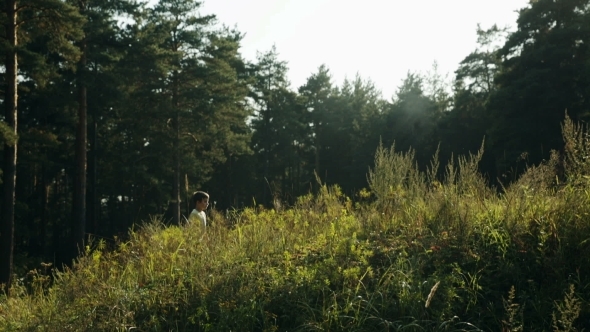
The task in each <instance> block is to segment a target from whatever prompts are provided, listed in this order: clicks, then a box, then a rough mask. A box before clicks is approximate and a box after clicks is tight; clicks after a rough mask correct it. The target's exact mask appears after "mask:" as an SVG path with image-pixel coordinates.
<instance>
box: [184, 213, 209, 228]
mask: <svg viewBox="0 0 590 332" xmlns="http://www.w3.org/2000/svg"><path fill="white" fill-rule="evenodd" d="M195 218H198V219H195ZM188 220H189V222H192V221H193V220H199V221H200V222H201V224H202V225H203V226H204V227H206V226H207V215H206V214H205V211H201V212H199V211H197V209H193V211H192V212H191V215H190V216H188Z"/></svg>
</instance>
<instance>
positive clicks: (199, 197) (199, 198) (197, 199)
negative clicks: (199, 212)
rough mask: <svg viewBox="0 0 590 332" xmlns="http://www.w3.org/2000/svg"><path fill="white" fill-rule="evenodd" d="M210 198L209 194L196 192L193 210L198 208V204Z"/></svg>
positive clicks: (192, 205) (192, 202)
mask: <svg viewBox="0 0 590 332" xmlns="http://www.w3.org/2000/svg"><path fill="white" fill-rule="evenodd" d="M205 198H209V194H207V193H206V192H204V191H195V193H194V194H193V197H191V208H192V209H194V208H195V207H196V206H197V202H200V201H202V200H204V199H205Z"/></svg>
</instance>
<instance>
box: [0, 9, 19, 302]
mask: <svg viewBox="0 0 590 332" xmlns="http://www.w3.org/2000/svg"><path fill="white" fill-rule="evenodd" d="M5 5H6V8H5V11H6V20H7V22H6V25H5V31H6V37H7V39H8V44H9V49H8V50H7V52H6V65H5V67H6V68H5V69H6V91H5V92H6V95H5V97H4V106H5V119H4V120H5V121H6V124H7V125H8V126H10V127H11V128H12V130H13V132H14V134H15V135H16V133H17V104H18V91H17V87H18V83H17V72H18V60H17V55H16V46H17V45H18V39H17V25H16V23H17V10H16V8H17V6H16V5H17V3H16V1H15V0H6V1H5ZM12 143H14V144H10V145H9V144H5V145H4V166H3V168H2V171H3V179H2V180H3V181H2V183H3V185H4V192H3V194H4V196H3V199H2V220H1V221H0V222H1V227H0V284H4V285H5V287H4V289H5V291H6V292H7V293H8V291H9V287H10V283H11V281H12V267H13V266H12V262H13V254H14V203H15V187H16V151H17V150H16V149H17V143H16V141H15V142H12Z"/></svg>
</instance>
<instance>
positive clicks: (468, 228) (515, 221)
mask: <svg viewBox="0 0 590 332" xmlns="http://www.w3.org/2000/svg"><path fill="white" fill-rule="evenodd" d="M379 153H381V157H379ZM388 158H389V159H388ZM411 159H412V158H411V155H403V154H395V153H394V151H393V150H391V151H389V152H388V151H385V150H382V149H381V150H380V151H378V154H377V158H376V166H375V169H374V171H373V172H372V173H371V175H370V182H371V187H372V192H371V194H370V195H371V197H372V198H371V199H367V201H366V202H363V201H362V199H361V201H360V202H357V203H354V204H353V203H352V202H351V201H350V200H349V199H347V198H346V197H344V196H343V195H342V194H341V193H340V192H339V190H338V188H331V189H329V188H325V187H324V188H323V189H322V191H321V192H320V193H319V194H318V195H317V196H315V197H312V196H306V197H302V198H300V200H299V202H298V204H297V205H296V206H295V207H293V208H292V209H289V210H282V211H275V210H245V211H242V212H240V213H235V214H233V215H232V216H231V218H230V219H231V222H232V223H233V227H231V228H228V227H225V226H223V224H224V223H226V222H229V220H227V219H226V218H225V217H224V216H222V215H219V214H214V215H213V216H212V220H214V224H213V226H212V227H210V228H208V229H207V231H206V233H202V232H201V231H200V230H199V229H198V228H197V227H193V226H187V227H168V228H164V227H162V226H161V225H159V224H158V223H150V224H148V225H146V226H144V227H143V228H141V229H140V230H137V231H132V232H130V239H129V240H128V241H125V242H122V243H119V244H118V245H117V247H116V248H115V249H114V250H107V249H105V248H104V245H102V244H100V243H99V244H98V245H96V246H94V247H95V248H93V249H88V250H87V252H86V254H85V255H83V256H82V257H81V258H80V259H79V262H78V263H77V264H76V265H75V267H74V268H73V269H72V270H71V271H66V272H63V273H59V274H57V275H56V278H55V282H54V283H53V284H52V285H48V283H49V277H48V276H47V275H46V274H45V273H43V271H42V269H41V270H36V271H32V272H31V273H29V274H28V275H27V276H26V277H25V278H23V279H21V281H19V282H18V283H17V284H16V285H14V288H13V289H14V292H13V295H12V296H11V297H10V298H6V297H0V331H12V330H23V331H29V330H30V331H33V330H34V331H103V330H112V331H115V330H121V331H123V330H132V329H136V330H138V331H397V330H404V331H425V330H426V331H477V330H484V331H550V330H553V331H575V330H578V331H579V330H582V329H583V328H588V327H589V325H590V308H589V307H588V299H590V288H589V286H590V275H589V273H590V255H588V254H587V253H588V249H589V246H590V241H588V240H589V239H590V222H589V220H590V218H589V214H590V191H589V190H588V189H587V188H588V180H587V179H586V177H585V176H583V175H580V176H576V177H574V176H573V175H572V174H570V178H571V179H572V180H571V181H570V182H569V183H568V184H566V185H555V183H552V182H553V180H554V179H555V173H554V166H555V165H554V164H552V163H551V162H550V163H548V164H546V165H542V166H540V167H537V168H533V169H531V170H529V172H528V173H527V174H525V176H523V177H522V178H521V179H520V180H519V181H518V182H517V183H515V184H514V185H513V186H511V187H510V188H508V189H507V190H506V192H505V193H504V194H503V195H500V196H499V195H496V194H495V193H493V192H492V191H490V190H489V189H487V188H486V186H485V184H484V183H483V181H482V179H481V177H479V175H478V174H477V172H476V171H475V165H476V164H477V156H475V157H474V158H472V159H462V160H461V162H459V163H458V164H457V165H456V166H453V165H450V166H449V167H447V177H446V181H444V182H443V183H438V182H432V181H430V180H428V176H427V175H424V174H419V173H418V172H416V171H415V170H413V169H412V167H410V166H408V165H412V162H411ZM380 163H381V164H380ZM380 165H381V166H380ZM392 165H393V166H395V167H392ZM392 169H394V171H393V172H391V170H392ZM388 172H389V173H388ZM574 178H575V181H574V180H573V179H574ZM374 180H378V182H375V181H374ZM368 196H369V193H368V192H363V193H361V195H360V197H361V198H362V197H365V198H366V197H368ZM369 200H370V202H369Z"/></svg>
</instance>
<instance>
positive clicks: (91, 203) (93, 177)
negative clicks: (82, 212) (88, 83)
mask: <svg viewBox="0 0 590 332" xmlns="http://www.w3.org/2000/svg"><path fill="white" fill-rule="evenodd" d="M92 113H93V114H92V124H91V125H90V130H89V132H88V134H89V138H90V151H89V153H88V189H87V190H88V191H87V199H86V206H87V214H86V218H87V220H86V221H87V225H88V226H89V228H90V229H89V231H90V233H92V234H95V235H99V234H100V231H99V222H98V216H97V211H98V208H97V204H98V199H97V188H96V186H97V177H98V175H97V151H96V150H97V148H98V142H97V134H96V131H97V123H96V107H94V108H92Z"/></svg>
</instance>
